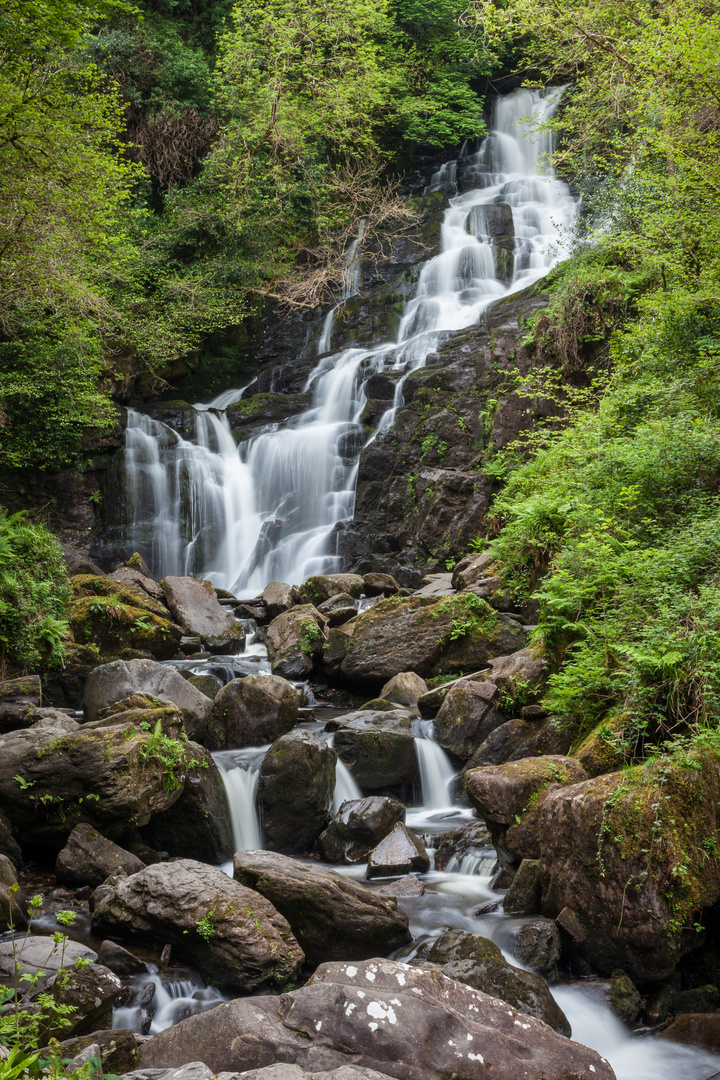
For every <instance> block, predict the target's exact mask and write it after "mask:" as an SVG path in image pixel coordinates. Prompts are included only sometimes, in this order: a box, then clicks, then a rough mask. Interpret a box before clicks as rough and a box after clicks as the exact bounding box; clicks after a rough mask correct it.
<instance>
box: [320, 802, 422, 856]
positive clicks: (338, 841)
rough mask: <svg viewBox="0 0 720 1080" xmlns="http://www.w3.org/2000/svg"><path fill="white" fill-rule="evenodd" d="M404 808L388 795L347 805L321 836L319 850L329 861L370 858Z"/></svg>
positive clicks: (401, 819)
mask: <svg viewBox="0 0 720 1080" xmlns="http://www.w3.org/2000/svg"><path fill="white" fill-rule="evenodd" d="M404 821H405V807H404V806H403V804H402V803H401V802H399V801H398V800H397V799H392V798H390V797H388V796H387V795H370V796H368V797H367V798H366V799H350V800H348V801H347V802H344V803H343V804H342V806H341V807H340V809H339V810H338V812H337V813H336V814H335V815H334V817H333V819H332V821H331V822H330V824H329V825H328V827H327V829H325V831H324V832H323V833H322V834H321V836H320V850H321V851H322V853H323V855H324V856H325V858H326V859H327V860H328V861H329V862H334V863H356V862H362V861H363V860H364V859H366V858H367V857H368V855H369V854H370V852H371V851H372V849H373V848H374V847H377V845H378V844H379V843H380V841H381V840H384V839H385V837H386V836H387V835H388V833H389V832H391V831H392V829H393V828H394V826H395V825H397V824H398V822H404Z"/></svg>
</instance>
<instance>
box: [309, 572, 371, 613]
mask: <svg viewBox="0 0 720 1080" xmlns="http://www.w3.org/2000/svg"><path fill="white" fill-rule="evenodd" d="M363 584H364V582H363V579H362V577H361V576H360V574H317V575H316V576H315V577H309V578H308V579H307V581H306V582H305V583H304V584H303V585H301V586H300V588H299V589H298V591H297V598H298V603H300V604H314V605H315V607H319V606H320V604H323V603H325V601H326V600H329V599H330V597H331V596H339V595H340V594H342V593H345V594H346V595H347V596H350V597H352V598H353V599H354V600H357V598H358V597H359V596H360V593H361V592H362V591H363Z"/></svg>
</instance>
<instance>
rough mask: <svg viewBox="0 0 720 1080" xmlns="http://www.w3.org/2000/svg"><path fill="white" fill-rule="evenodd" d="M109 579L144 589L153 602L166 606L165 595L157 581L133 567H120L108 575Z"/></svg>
mask: <svg viewBox="0 0 720 1080" xmlns="http://www.w3.org/2000/svg"><path fill="white" fill-rule="evenodd" d="M108 577H111V578H112V579H113V581H120V582H121V583H122V584H123V585H133V586H134V587H135V588H136V589H142V591H143V592H145V593H147V594H148V596H151V597H152V599H153V600H157V601H158V602H159V603H161V604H163V605H165V593H164V592H163V591H162V589H161V588H160V586H159V585H158V583H157V581H155V580H154V579H153V578H151V577H150V576H149V575H147V574H143V573H141V572H140V570H136V569H134V568H133V567H131V566H118V568H117V570H113V572H112V574H108Z"/></svg>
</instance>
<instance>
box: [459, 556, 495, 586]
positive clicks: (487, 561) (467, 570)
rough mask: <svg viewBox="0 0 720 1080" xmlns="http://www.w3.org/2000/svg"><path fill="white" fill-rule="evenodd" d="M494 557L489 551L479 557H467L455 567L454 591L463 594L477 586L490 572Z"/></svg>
mask: <svg viewBox="0 0 720 1080" xmlns="http://www.w3.org/2000/svg"><path fill="white" fill-rule="evenodd" d="M493 561H494V556H493V555H492V554H491V552H489V551H483V552H482V553H481V554H479V555H467V556H466V557H465V558H464V559H461V560H460V562H459V563H457V564H456V565H455V566H454V567H453V572H452V577H451V579H450V580H451V583H452V587H453V589H456V590H457V591H458V592H461V591H462V590H463V589H469V588H470V586H471V585H476V584H477V582H478V581H480V580H481V579H482V578H483V577H485V576H486V575H487V573H488V571H489V570H490V567H491V566H492V564H493Z"/></svg>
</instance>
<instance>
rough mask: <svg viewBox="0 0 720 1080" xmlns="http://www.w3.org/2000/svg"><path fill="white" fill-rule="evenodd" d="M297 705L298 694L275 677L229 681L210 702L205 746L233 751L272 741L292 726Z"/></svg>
mask: <svg viewBox="0 0 720 1080" xmlns="http://www.w3.org/2000/svg"><path fill="white" fill-rule="evenodd" d="M299 705H300V691H299V690H296V689H295V687H294V686H293V685H292V683H289V682H288V681H287V679H283V678H281V677H280V676H279V675H269V676H268V675H248V676H246V677H245V678H244V679H232V681H231V682H229V683H226V684H225V686H223V688H222V689H221V690H220V691H219V692H218V693H217V695H216V696H215V700H214V701H213V705H212V709H211V710H210V720H209V722H208V736H207V745H208V746H209V747H210V749H211V750H234V749H239V748H241V747H244V746H262V745H263V744H266V743H271V742H274V741H275V739H277V738H279V737H280V736H281V735H285V734H287V732H288V731H290V730H291V728H292V727H293V726H294V724H295V721H296V720H297V716H298V707H299Z"/></svg>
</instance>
